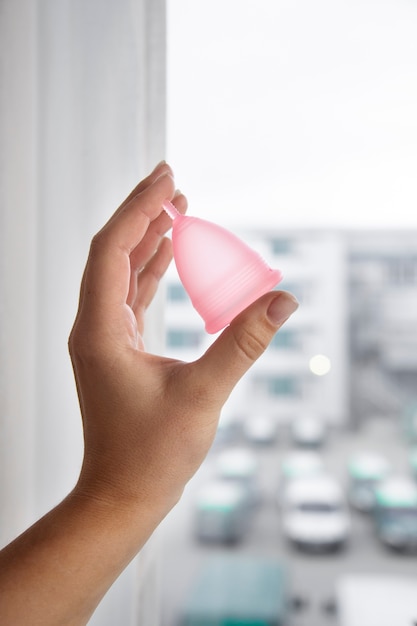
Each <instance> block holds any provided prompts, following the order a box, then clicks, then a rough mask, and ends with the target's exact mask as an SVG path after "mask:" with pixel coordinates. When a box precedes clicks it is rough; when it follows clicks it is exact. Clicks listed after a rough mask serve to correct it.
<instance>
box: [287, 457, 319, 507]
mask: <svg viewBox="0 0 417 626" xmlns="http://www.w3.org/2000/svg"><path fill="white" fill-rule="evenodd" d="M323 472H324V463H323V458H322V456H321V455H320V454H318V453H317V452H313V451H310V450H292V451H290V452H287V453H286V454H285V455H284V457H283V459H282V461H281V469H280V476H279V485H278V504H281V503H282V498H283V493H284V492H285V487H286V485H287V483H288V482H289V481H291V480H293V479H296V478H303V477H309V476H316V475H318V474H322V473H323Z"/></svg>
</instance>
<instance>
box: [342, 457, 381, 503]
mask: <svg viewBox="0 0 417 626" xmlns="http://www.w3.org/2000/svg"><path fill="white" fill-rule="evenodd" d="M390 471H391V465H390V463H389V462H388V460H387V459H386V458H385V456H383V455H381V454H378V453H376V452H360V453H357V454H355V455H354V456H352V457H351V459H350V460H349V462H348V480H349V486H348V499H349V502H350V503H351V505H352V506H353V507H354V508H355V509H358V510H359V511H363V512H366V513H367V512H370V511H372V509H373V508H374V505H375V489H376V487H377V486H378V484H379V483H380V482H381V481H382V480H384V479H385V478H386V477H387V476H388V474H389V473H390Z"/></svg>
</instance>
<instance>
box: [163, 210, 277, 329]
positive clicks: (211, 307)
mask: <svg viewBox="0 0 417 626" xmlns="http://www.w3.org/2000/svg"><path fill="white" fill-rule="evenodd" d="M163 208H164V209H165V211H166V212H167V213H168V215H169V216H170V217H171V218H172V220H173V224H172V245H173V251H174V260H175V265H176V266H177V271H178V274H179V277H180V280H181V282H182V284H183V286H184V288H185V290H186V291H187V293H188V295H189V296H190V299H191V302H192V304H193V306H194V308H195V309H196V310H197V312H198V313H199V314H200V315H201V317H202V318H203V320H204V322H205V327H206V331H207V332H208V333H216V332H218V331H219V330H221V329H222V328H224V327H225V326H227V325H228V324H229V323H230V322H231V321H232V319H233V318H234V317H236V315H237V314H238V313H240V312H241V311H243V309H245V308H246V307H247V306H249V305H250V304H251V303H252V302H254V300H256V299H257V298H259V297H260V296H262V295H263V294H264V293H267V292H268V291H270V290H271V289H273V288H274V287H275V285H277V284H278V283H279V282H280V280H281V279H282V274H281V272H280V271H279V270H273V269H271V268H270V267H269V266H268V265H267V264H266V262H265V261H264V260H263V259H262V257H261V256H260V255H259V254H257V253H256V252H254V251H253V250H252V249H251V248H250V247H249V246H247V244H246V243H244V242H243V241H241V240H240V239H239V238H238V237H236V236H235V235H233V234H232V233H231V232H229V231H228V230H226V229H224V228H222V227H221V226H217V224H213V223H212V222H207V221H206V220H202V219H199V218H198V217H189V216H187V215H182V214H181V213H179V212H178V211H177V209H176V208H175V207H174V205H173V204H172V203H171V202H169V201H168V200H167V201H165V202H164V203H163Z"/></svg>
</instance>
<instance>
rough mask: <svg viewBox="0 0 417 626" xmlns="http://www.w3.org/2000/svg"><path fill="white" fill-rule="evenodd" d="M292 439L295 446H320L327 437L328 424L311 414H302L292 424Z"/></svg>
mask: <svg viewBox="0 0 417 626" xmlns="http://www.w3.org/2000/svg"><path fill="white" fill-rule="evenodd" d="M290 432H291V439H292V442H293V444H294V445H295V446H299V447H303V448H319V447H320V446H322V445H323V443H324V441H325V438H326V424H325V422H324V421H323V420H321V419H319V418H317V417H313V416H311V415H302V416H300V417H297V418H295V419H294V420H292V422H291V424H290Z"/></svg>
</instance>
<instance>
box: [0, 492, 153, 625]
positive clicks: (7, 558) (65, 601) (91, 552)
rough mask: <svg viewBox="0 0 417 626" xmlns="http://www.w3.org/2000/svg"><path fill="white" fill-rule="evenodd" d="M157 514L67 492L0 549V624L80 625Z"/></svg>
mask: <svg viewBox="0 0 417 626" xmlns="http://www.w3.org/2000/svg"><path fill="white" fill-rule="evenodd" d="M160 517H161V518H162V517H163V516H161V515H160V513H159V512H158V513H157V512H155V511H153V510H150V509H148V508H147V507H146V506H142V507H141V506H139V505H138V506H134V507H127V506H125V505H123V506H122V507H120V508H119V507H118V506H117V505H115V504H110V503H108V502H101V501H95V500H92V499H90V498H85V497H83V496H80V495H78V494H76V493H73V494H71V495H69V496H68V497H67V498H66V499H65V500H64V501H63V502H62V503H61V504H59V505H58V506H57V507H56V508H54V509H53V510H52V511H50V512H49V513H48V514H47V515H46V516H45V517H43V518H42V519H40V520H39V521H38V522H36V523H35V524H34V525H33V526H32V527H31V528H29V529H28V530H27V531H26V532H25V533H23V534H22V535H21V536H19V537H18V538H17V539H16V540H15V541H14V542H12V543H11V544H9V545H8V546H7V547H6V548H4V550H3V551H2V552H0V624H8V625H10V626H27V625H28V624H31V626H37V625H39V626H80V625H81V624H86V623H87V622H88V620H89V618H90V616H91V615H92V613H93V612H94V610H95V608H96V607H97V605H98V603H99V602H100V600H101V599H102V597H103V596H104V594H105V593H106V592H107V590H108V589H109V587H110V586H111V585H112V583H113V582H114V581H115V580H116V578H117V577H118V576H119V574H120V573H121V572H122V571H123V569H124V568H125V567H126V566H127V565H128V563H129V562H130V561H131V560H132V559H133V558H134V556H135V555H136V554H137V552H138V551H139V550H140V549H141V547H142V546H143V545H144V543H145V542H146V541H147V539H148V538H149V537H150V535H151V534H152V532H153V530H154V528H155V527H156V526H157V525H158V523H159V521H160V519H159V518H160Z"/></svg>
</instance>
